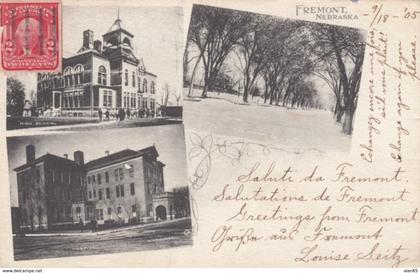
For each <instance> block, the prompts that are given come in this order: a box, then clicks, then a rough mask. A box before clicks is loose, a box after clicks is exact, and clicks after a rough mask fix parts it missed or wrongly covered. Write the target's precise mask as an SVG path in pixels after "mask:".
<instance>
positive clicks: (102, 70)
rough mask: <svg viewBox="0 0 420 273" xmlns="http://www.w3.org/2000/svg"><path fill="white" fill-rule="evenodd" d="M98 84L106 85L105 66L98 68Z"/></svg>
mask: <svg viewBox="0 0 420 273" xmlns="http://www.w3.org/2000/svg"><path fill="white" fill-rule="evenodd" d="M98 84H102V85H106V68H105V66H103V65H101V66H100V67H99V68H98Z"/></svg>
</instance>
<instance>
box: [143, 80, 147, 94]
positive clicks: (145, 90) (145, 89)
mask: <svg viewBox="0 0 420 273" xmlns="http://www.w3.org/2000/svg"><path fill="white" fill-rule="evenodd" d="M143 92H144V93H147V80H146V79H144V80H143Z"/></svg>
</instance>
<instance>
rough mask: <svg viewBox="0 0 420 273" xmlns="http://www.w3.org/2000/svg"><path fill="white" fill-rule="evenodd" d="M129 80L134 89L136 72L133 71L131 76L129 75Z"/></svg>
mask: <svg viewBox="0 0 420 273" xmlns="http://www.w3.org/2000/svg"><path fill="white" fill-rule="evenodd" d="M131 78H132V79H131V80H132V82H133V83H132V84H133V87H136V72H135V71H133V73H132V75H131Z"/></svg>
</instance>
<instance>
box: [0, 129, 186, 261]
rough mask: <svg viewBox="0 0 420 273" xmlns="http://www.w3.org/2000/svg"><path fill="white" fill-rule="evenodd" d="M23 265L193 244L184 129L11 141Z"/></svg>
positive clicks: (16, 239) (16, 232)
mask: <svg viewBox="0 0 420 273" xmlns="http://www.w3.org/2000/svg"><path fill="white" fill-rule="evenodd" d="M7 149H8V161H9V178H10V195H11V204H12V208H11V214H12V225H13V227H12V230H13V247H14V259H15V260H28V259H41V258H56V257H66V256H77V255H92V254H106V253H115V252H127V251H146V250H156V249H163V248H172V247H179V246H187V245H192V236H191V217H190V213H191V209H190V198H189V190H188V180H187V170H186V168H187V166H186V155H185V142H184V129H183V126H182V125H168V126H155V127H148V128H129V129H127V128H124V129H116V130H109V131H107V133H106V134H102V133H101V131H94V132H84V133H68V134H49V135H37V136H22V137H10V138H8V139H7Z"/></svg>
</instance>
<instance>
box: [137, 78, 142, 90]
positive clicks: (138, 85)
mask: <svg viewBox="0 0 420 273" xmlns="http://www.w3.org/2000/svg"><path fill="white" fill-rule="evenodd" d="M137 87H138V89H139V92H141V79H140V77H137Z"/></svg>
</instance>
